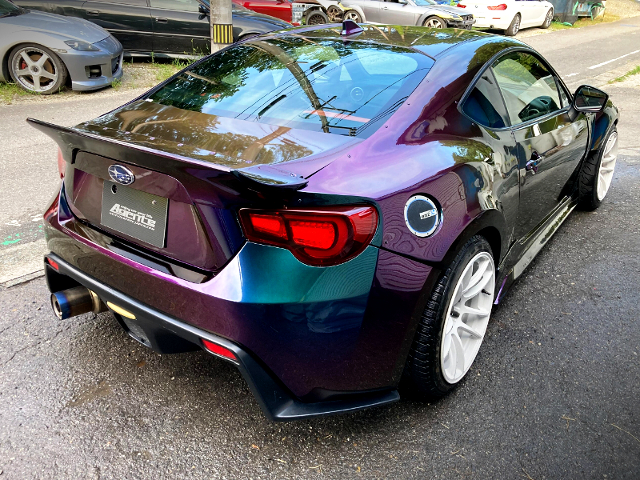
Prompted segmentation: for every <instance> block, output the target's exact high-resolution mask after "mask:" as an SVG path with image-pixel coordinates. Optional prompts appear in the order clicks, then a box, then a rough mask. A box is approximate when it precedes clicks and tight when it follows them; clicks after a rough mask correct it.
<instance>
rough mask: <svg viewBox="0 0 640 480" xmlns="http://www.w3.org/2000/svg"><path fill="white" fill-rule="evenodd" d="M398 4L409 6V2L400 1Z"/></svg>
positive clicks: (405, 0)
mask: <svg viewBox="0 0 640 480" xmlns="http://www.w3.org/2000/svg"><path fill="white" fill-rule="evenodd" d="M398 3H399V4H400V5H408V4H409V2H408V1H407V0H398Z"/></svg>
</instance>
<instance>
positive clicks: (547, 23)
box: [540, 8, 553, 29]
mask: <svg viewBox="0 0 640 480" xmlns="http://www.w3.org/2000/svg"><path fill="white" fill-rule="evenodd" d="M551 22H553V8H550V9H549V11H548V12H547V16H546V17H544V23H543V24H542V25H541V26H540V28H545V29H546V28H549V27H550V26H551Z"/></svg>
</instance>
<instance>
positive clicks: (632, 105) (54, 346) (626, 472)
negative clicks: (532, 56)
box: [0, 19, 640, 480]
mask: <svg viewBox="0 0 640 480" xmlns="http://www.w3.org/2000/svg"><path fill="white" fill-rule="evenodd" d="M637 20H638V19H626V20H624V21H623V22H624V23H625V24H632V25H635V27H633V28H632V27H620V26H618V27H616V25H615V24H608V25H601V26H598V27H590V28H588V29H587V28H585V29H583V30H576V31H560V32H554V33H549V34H545V35H540V36H539V37H531V38H526V39H525V40H526V41H527V42H529V43H531V44H532V45H533V43H534V42H538V44H536V45H534V46H535V47H536V48H537V49H539V50H540V51H541V52H543V54H545V55H546V56H547V57H548V58H549V59H550V60H551V61H552V63H553V64H554V65H555V66H557V67H558V70H559V71H560V73H561V74H562V75H565V76H566V75H567V74H570V73H577V75H573V76H571V77H569V78H568V79H567V81H569V80H571V79H572V78H573V79H574V81H575V82H580V83H582V81H583V80H584V81H585V83H586V81H589V82H590V83H594V84H598V85H602V84H606V82H607V81H608V80H606V78H607V77H608V76H610V75H615V74H617V72H621V71H622V72H624V71H625V69H627V68H628V67H629V65H630V64H632V63H633V62H634V61H636V62H638V63H640V55H637V54H632V55H629V56H627V57H624V58H617V57H619V56H620V55H623V54H625V53H630V52H633V51H634V50H636V49H640V45H638V44H640V38H638V37H634V36H633V35H636V32H637V31H638V30H640V21H637ZM621 28H625V29H628V30H625V31H628V32H629V33H628V34H626V35H627V36H624V37H619V36H618V33H619V31H620V29H621ZM566 32H569V33H570V34H571V35H569V34H568V33H566ZM576 37H580V38H579V39H578V40H580V39H581V40H580V41H578V40H576ZM637 38H638V39H637ZM630 39H631V40H630ZM591 40H593V42H594V43H593V45H592V47H593V52H592V54H589V55H586V54H584V55H583V54H580V58H581V60H582V61H581V62H579V61H575V62H574V59H575V58H577V57H578V56H579V55H578V54H577V53H576V51H577V48H578V47H577V46H579V45H583V44H584V43H588V42H590V41H591ZM632 42H635V43H636V45H638V46H637V47H636V48H633V45H630V43H632ZM563 44H564V45H565V47H563V46H562V45H563ZM627 47H628V48H627ZM545 48H548V50H549V51H548V52H547V51H545ZM623 48H624V49H628V52H627V51H626V50H621V49H623ZM634 55H635V56H634ZM611 59H613V60H614V61H612V62H610V63H608V64H606V65H603V66H601V67H596V68H589V67H591V66H593V65H598V64H600V63H603V62H606V61H609V60H611ZM572 86H573V85H572ZM606 89H607V90H608V91H610V93H611V94H612V98H613V99H614V101H615V102H616V103H617V104H618V105H619V106H620V107H621V109H622V118H621V123H620V136H621V147H622V152H623V154H622V155H621V156H620V157H619V160H618V166H617V168H616V173H615V176H614V180H613V184H612V187H611V190H610V192H609V195H608V196H607V199H606V200H605V202H604V204H603V205H602V206H601V207H600V209H598V210H597V211H595V212H590V213H586V212H574V213H573V214H572V215H571V216H570V217H569V219H568V220H567V221H566V222H565V224H564V225H563V226H562V228H561V229H560V230H559V232H558V233H557V234H556V235H555V236H554V237H553V238H552V239H551V240H550V241H549V243H548V245H547V246H546V247H545V249H544V250H543V251H542V252H541V254H540V255H539V256H538V258H537V259H536V260H534V262H533V263H532V264H531V266H530V267H529V268H528V270H527V271H526V273H525V274H524V275H523V277H522V278H521V279H520V280H519V281H518V282H517V283H516V285H515V286H514V288H513V289H512V290H511V292H510V293H509V294H508V296H507V297H506V299H505V301H504V303H503V304H502V305H500V306H498V307H497V308H496V309H495V311H494V314H493V315H492V321H491V322H490V324H489V328H488V333H487V337H486V339H485V342H484V344H483V346H482V349H481V351H480V354H479V356H478V358H477V360H476V363H475V364H474V367H473V368H472V370H471V372H470V375H469V378H467V379H466V380H465V381H464V382H463V383H462V384H461V385H460V388H458V389H457V390H456V391H455V392H454V393H453V394H452V395H450V396H448V397H447V398H445V399H443V400H441V401H439V402H437V403H434V404H427V403H420V402H415V401H408V400H403V401H401V402H400V403H398V404H395V405H393V406H391V407H386V408H379V409H372V410H368V411H364V412H359V413H355V414H349V415H342V416H337V417H330V418H325V419H316V420H307V421H301V422H295V423H284V424H282V423H271V422H268V421H267V420H266V419H265V418H264V417H263V415H262V413H261V412H260V410H259V408H258V405H257V403H256V402H255V400H254V399H253V398H252V396H251V394H250V392H249V390H248V387H247V386H246V384H245V383H244V381H243V380H242V378H241V377H240V375H239V374H238V372H237V371H236V370H235V369H234V368H233V367H232V366H230V365H228V364H226V363H223V362H222V361H219V360H216V359H214V358H212V357H211V356H210V355H208V354H206V353H204V352H199V353H191V354H181V355H162V356H160V355H158V354H155V353H153V352H151V351H150V350H148V349H145V348H144V347H142V346H140V345H139V344H137V343H135V342H134V341H133V340H131V339H130V338H129V337H128V336H127V335H126V334H125V333H123V332H122V330H121V329H120V327H119V326H118V325H117V323H116V322H115V320H114V319H113V318H112V317H111V315H110V314H100V315H98V316H95V315H92V314H90V315H84V316H82V317H78V318H74V319H70V320H65V321H58V320H57V319H56V318H55V317H54V316H53V314H52V313H51V311H50V307H49V305H48V294H47V289H46V286H45V284H44V281H43V279H42V278H37V279H35V280H32V281H29V282H26V283H22V284H20V285H17V286H13V287H10V288H2V287H0V479H2V478H9V479H25V478H145V479H147V478H222V479H236V478H274V479H276V478H277V479H280V478H363V479H370V478H394V477H395V478H402V479H404V478H419V479H431V478H443V479H453V478H471V479H493V478H496V479H519V478H522V479H535V480H540V479H604V478H608V479H637V478H640V406H639V399H640V382H639V381H638V380H639V374H638V372H639V366H640V360H639V355H640V327H639V325H638V322H639V318H640V289H639V287H638V285H639V284H640V240H638V239H639V238H640V188H638V184H639V183H638V182H639V180H640V142H638V138H640V126H639V124H638V120H637V118H638V117H637V116H635V114H634V112H637V111H638V108H639V105H638V93H639V92H640V90H638V88H637V87H635V86H633V85H631V86H630V85H629V83H628V82H627V83H623V84H620V85H611V86H607V87H606ZM124 96H125V95H124V94H123V97H122V98H116V97H114V98H113V99H112V100H108V101H107V100H100V101H105V104H103V105H97V103H98V101H91V100H87V101H83V102H77V101H75V100H74V102H75V103H73V104H71V105H70V104H67V102H55V101H52V102H51V103H42V102H38V103H32V104H25V105H16V106H12V107H15V108H9V109H8V107H0V118H1V119H2V131H0V140H2V141H3V142H4V143H3V145H5V152H6V153H7V157H6V158H9V159H10V162H13V163H8V162H5V160H3V161H2V162H0V165H1V166H0V168H2V169H10V171H13V172H15V175H14V176H15V177H20V178H19V179H18V180H16V181H17V182H22V183H19V185H20V189H18V188H17V187H16V185H18V184H15V183H10V182H9V180H7V177H6V172H7V171H6V170H3V171H0V178H4V179H5V180H2V182H3V183H2V184H0V187H1V188H0V196H1V198H0V204H1V205H2V209H1V210H0V223H1V224H2V226H1V227H0V228H11V226H7V225H5V224H6V223H8V222H11V221H12V220H16V223H20V225H21V227H20V228H22V227H23V226H25V225H28V226H29V227H31V225H32V224H37V223H36V222H31V217H30V216H29V215H36V214H37V213H38V212H39V210H37V209H35V205H37V204H39V203H46V199H47V198H48V196H49V195H50V194H51V193H52V191H53V190H55V186H56V183H57V179H56V178H55V173H56V172H55V152H54V153H53V154H52V155H49V154H48V153H46V152H50V150H49V149H50V147H51V146H50V145H47V143H46V142H47V141H46V139H44V138H40V137H38V136H37V135H34V132H35V131H32V130H29V129H28V128H27V127H24V126H22V127H21V126H20V125H22V123H21V122H22V121H23V118H24V117H26V116H34V117H39V118H43V115H44V116H45V117H46V116H47V115H48V117H46V118H49V119H51V120H54V121H55V119H56V118H57V119H58V121H60V122H61V123H65V124H73V123H75V122H76V121H79V120H81V119H83V118H90V117H91V116H95V114H96V112H98V111H100V110H102V111H106V110H108V109H110V108H113V107H114V106H116V105H118V102H120V103H121V102H124V101H125V99H124ZM105 98H106V97H105ZM9 114H10V115H11V117H8V116H7V115H9ZM74 115H75V116H74ZM8 118H10V120H9V121H8V122H6V121H5V119H8ZM46 118H45V119H46ZM5 125H9V127H10V130H9V131H7V130H6V129H5V128H4V126H5ZM21 142H24V144H25V145H29V142H31V144H30V146H28V147H25V148H29V149H30V150H28V152H27V151H25V152H27V153H25V154H24V156H23V164H24V162H28V163H29V167H28V168H26V167H23V165H21V164H20V162H19V157H20V155H21V154H20V145H21ZM50 170H53V175H50V174H49V173H48V172H49V171H50ZM33 192H36V193H33ZM7 201H9V202H14V205H13V206H10V207H7V204H6V203H5V202H7ZM38 208H41V207H40V206H38ZM29 222H31V223H29ZM14 228H18V227H15V225H14ZM36 229H37V227H36ZM5 231H6V230H5ZM24 231H25V232H26V229H24ZM0 233H1V232H0ZM18 233H20V232H18ZM11 235H14V234H13V233H11ZM25 235H26V233H25ZM12 238H13V239H16V238H21V237H12ZM22 238H28V239H27V240H26V241H24V245H29V244H36V243H37V241H38V233H37V231H36V232H34V233H33V237H22ZM31 240H35V241H31ZM21 242H23V241H22V240H21V241H19V242H16V243H15V244H8V245H4V246H1V245H0V254H2V252H3V251H4V252H5V254H6V256H5V257H4V260H2V261H3V262H5V261H14V262H17V263H20V260H19V259H20V258H21V256H22V255H23V254H15V251H16V250H15V249H16V248H18V246H20V245H21V244H22V243H21ZM1 248H4V250H2V249H1ZM23 248H27V249H28V248H29V247H23ZM7 252H9V253H7ZM11 252H14V253H11ZM25 255H26V254H25ZM16 259H17V260H16ZM3 264H4V263H3ZM0 268H2V267H1V266H0Z"/></svg>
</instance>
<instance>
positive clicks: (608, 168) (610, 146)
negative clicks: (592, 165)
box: [596, 132, 618, 201]
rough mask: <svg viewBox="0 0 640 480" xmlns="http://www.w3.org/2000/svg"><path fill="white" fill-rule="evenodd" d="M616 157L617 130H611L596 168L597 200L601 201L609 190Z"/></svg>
mask: <svg viewBox="0 0 640 480" xmlns="http://www.w3.org/2000/svg"><path fill="white" fill-rule="evenodd" d="M617 158H618V132H613V133H612V134H611V135H610V136H609V139H608V140H607V144H606V145H605V146H604V153H603V154H602V160H601V161H600V168H599V169H598V185H597V191H596V195H597V196H598V200H600V201H602V200H603V199H604V197H605V195H606V194H607V192H608V191H609V187H610V186H611V180H612V179H613V171H614V170H615V168H616V160H617Z"/></svg>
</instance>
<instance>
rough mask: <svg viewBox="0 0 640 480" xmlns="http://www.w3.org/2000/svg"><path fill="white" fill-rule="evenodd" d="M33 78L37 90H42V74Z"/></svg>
mask: <svg viewBox="0 0 640 480" xmlns="http://www.w3.org/2000/svg"><path fill="white" fill-rule="evenodd" d="M31 78H33V88H34V89H35V90H36V91H39V90H40V75H33V76H32V77H31Z"/></svg>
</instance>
